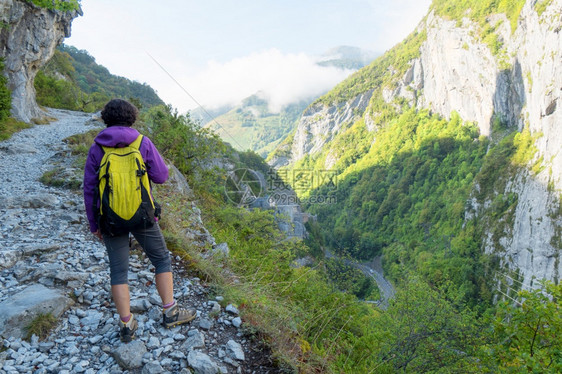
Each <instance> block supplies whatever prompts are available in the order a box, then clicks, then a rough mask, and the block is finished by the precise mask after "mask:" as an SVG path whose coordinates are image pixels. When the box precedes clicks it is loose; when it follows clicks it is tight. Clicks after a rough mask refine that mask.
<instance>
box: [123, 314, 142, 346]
mask: <svg viewBox="0 0 562 374" xmlns="http://www.w3.org/2000/svg"><path fill="white" fill-rule="evenodd" d="M138 327H139V324H138V323H137V320H136V319H135V316H133V315H132V314H131V319H130V320H129V322H127V323H125V322H123V321H121V319H119V329H120V331H119V337H120V338H121V341H122V342H124V343H128V342H130V341H131V340H133V338H134V337H135V331H137V329H138Z"/></svg>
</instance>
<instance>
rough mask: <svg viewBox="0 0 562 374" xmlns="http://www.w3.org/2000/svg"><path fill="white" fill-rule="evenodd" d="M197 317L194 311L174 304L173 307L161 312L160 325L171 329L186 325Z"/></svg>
mask: <svg viewBox="0 0 562 374" xmlns="http://www.w3.org/2000/svg"><path fill="white" fill-rule="evenodd" d="M196 316H197V312H196V311H195V310H194V309H183V308H180V307H179V306H178V304H174V306H172V307H170V308H168V309H166V310H165V311H164V312H162V325H164V327H166V328H171V327H174V326H177V325H181V324H184V323H188V322H190V321H192V320H193V319H194V318H195V317H196Z"/></svg>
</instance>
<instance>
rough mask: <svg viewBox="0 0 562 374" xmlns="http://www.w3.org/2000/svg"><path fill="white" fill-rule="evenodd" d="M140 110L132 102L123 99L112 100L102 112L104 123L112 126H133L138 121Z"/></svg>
mask: <svg viewBox="0 0 562 374" xmlns="http://www.w3.org/2000/svg"><path fill="white" fill-rule="evenodd" d="M138 114H139V110H138V109H137V107H136V106H134V105H133V104H131V103H130V102H128V101H126V100H122V99H113V100H110V101H109V102H108V103H107V104H105V107H104V108H103V110H102V111H101V118H102V119H103V122H104V123H105V124H106V125H107V127H110V126H132V125H133V123H135V121H136V120H137V116H138Z"/></svg>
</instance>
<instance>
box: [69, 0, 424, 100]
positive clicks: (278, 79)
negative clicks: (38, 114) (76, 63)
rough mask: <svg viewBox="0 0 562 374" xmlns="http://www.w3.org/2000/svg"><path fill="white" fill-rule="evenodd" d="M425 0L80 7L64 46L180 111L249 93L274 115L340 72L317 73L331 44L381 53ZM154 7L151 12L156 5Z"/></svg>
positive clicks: (125, 1) (188, 1)
mask: <svg viewBox="0 0 562 374" xmlns="http://www.w3.org/2000/svg"><path fill="white" fill-rule="evenodd" d="M429 3H430V1H429V0H396V1H390V0H384V1H383V0H346V1H344V0H324V1H320V0H308V1H307V0H301V1H297V0H285V1H280V0H278V1H273V0H237V1H225V0H222V1H221V0H205V1H192V0H184V1H176V0H164V1H160V2H155V1H154V0H150V1H149V0H134V1H133V0H120V1H115V0H113V1H110V0H83V1H82V8H83V11H84V16H83V17H79V18H77V19H75V20H74V22H73V25H72V36H71V37H70V38H69V39H67V40H66V41H65V43H67V44H69V45H73V46H75V47H77V48H79V49H85V50H87V51H88V52H90V54H91V55H92V56H94V57H95V58H96V60H97V62H98V63H100V64H102V65H104V66H106V67H107V68H108V69H109V70H110V71H111V72H112V73H114V74H117V75H121V76H125V77H127V78H130V79H134V80H137V81H139V82H146V83H148V84H150V85H151V86H152V87H153V88H155V89H156V90H157V92H158V94H159V95H160V97H162V99H164V101H166V102H167V103H171V104H172V105H174V106H175V107H177V108H178V109H180V111H185V110H188V109H191V108H193V107H195V106H196V104H195V103H194V102H193V101H192V100H191V99H190V98H189V97H188V96H187V95H186V94H185V93H184V92H183V91H182V90H181V89H180V88H179V87H177V86H176V83H174V82H173V81H172V79H170V78H169V77H168V76H167V74H166V73H164V72H163V71H162V70H161V69H160V67H158V65H157V64H156V63H155V62H154V61H153V60H152V59H151V58H150V57H149V54H150V55H151V56H153V57H154V58H155V59H156V60H157V61H158V62H159V63H160V64H161V65H162V66H164V68H165V69H166V70H167V71H168V72H169V73H170V74H171V75H172V76H173V77H174V78H175V79H176V80H177V81H178V82H180V84H181V85H182V86H183V87H184V88H185V89H186V90H187V91H188V92H189V93H190V94H191V95H193V96H194V97H195V98H196V99H197V101H198V102H200V103H201V104H203V105H205V106H209V107H213V106H215V107H216V106H220V105H224V104H233V103H236V102H237V101H239V100H241V99H243V98H244V97H247V96H249V95H251V94H253V93H255V92H256V91H262V92H265V93H266V94H267V95H268V96H270V99H271V100H272V102H273V103H275V105H276V106H277V107H281V106H282V105H285V104H287V103H288V102H291V101H294V100H297V99H301V98H305V97H307V96H310V95H318V94H320V93H321V92H323V91H325V90H327V89H329V88H330V87H332V86H334V85H335V84H337V83H338V82H339V81H341V80H342V79H344V78H345V77H346V76H347V75H348V74H349V72H342V71H339V70H337V69H327V68H319V67H318V66H317V65H315V63H314V62H315V61H316V59H317V57H318V56H319V55H320V54H322V53H323V52H326V51H327V50H329V49H331V48H333V47H337V46H340V45H350V46H356V47H360V48H363V49H366V50H371V51H375V52H383V51H385V50H387V49H388V48H390V47H392V46H393V45H394V44H396V43H398V42H399V41H400V40H402V39H403V38H404V37H405V36H406V35H408V34H409V33H410V32H412V31H413V30H414V29H415V27H416V25H417V24H418V23H419V21H420V20H421V19H422V17H423V16H424V15H425V14H426V13H427V9H428V8H429ZM155 4H157V5H155Z"/></svg>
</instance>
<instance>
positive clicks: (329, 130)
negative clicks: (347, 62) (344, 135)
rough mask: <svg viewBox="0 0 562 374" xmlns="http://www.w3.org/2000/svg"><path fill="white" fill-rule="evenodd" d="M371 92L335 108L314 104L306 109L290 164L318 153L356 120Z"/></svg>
mask: <svg viewBox="0 0 562 374" xmlns="http://www.w3.org/2000/svg"><path fill="white" fill-rule="evenodd" d="M372 93H373V92H372V91H368V92H366V93H364V94H361V95H359V96H357V97H356V98H355V99H353V100H352V101H349V102H347V103H342V104H339V105H336V106H326V105H323V104H316V105H314V106H312V107H310V108H309V109H307V110H306V111H305V112H304V113H303V115H302V118H301V120H300V122H299V125H298V127H297V130H296V133H295V137H294V139H293V145H292V148H291V162H296V161H298V160H300V159H301V158H303V157H304V156H306V155H307V154H309V153H316V152H319V151H320V150H321V149H322V147H323V146H324V145H325V144H326V143H328V142H329V141H330V140H332V139H333V138H334V136H335V135H336V134H338V133H339V132H340V131H341V130H343V129H345V128H347V126H349V125H351V124H352V123H353V122H355V121H356V120H357V119H358V116H357V113H358V112H363V111H365V109H366V108H367V105H368V104H369V100H370V99H371V95H372Z"/></svg>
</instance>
